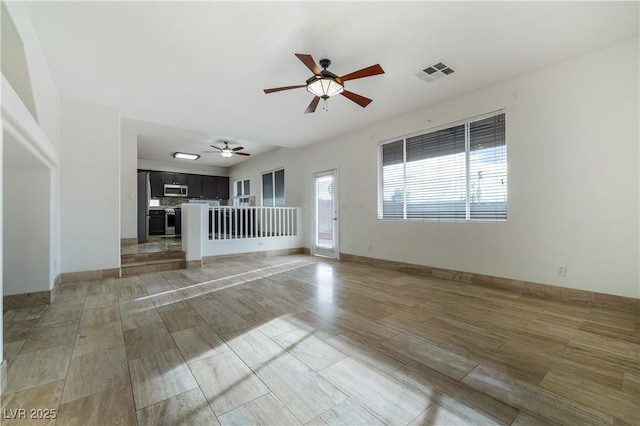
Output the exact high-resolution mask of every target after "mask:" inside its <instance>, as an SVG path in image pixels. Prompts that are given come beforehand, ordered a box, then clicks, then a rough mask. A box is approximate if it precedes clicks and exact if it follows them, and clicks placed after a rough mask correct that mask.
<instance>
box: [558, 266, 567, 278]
mask: <svg viewBox="0 0 640 426" xmlns="http://www.w3.org/2000/svg"><path fill="white" fill-rule="evenodd" d="M557 275H558V276H559V277H566V276H567V267H566V266H564V265H560V266H558V272H557Z"/></svg>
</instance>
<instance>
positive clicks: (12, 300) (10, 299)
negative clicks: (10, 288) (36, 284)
mask: <svg viewBox="0 0 640 426" xmlns="http://www.w3.org/2000/svg"><path fill="white" fill-rule="evenodd" d="M61 283H62V282H61V278H60V275H58V276H57V277H56V278H55V279H54V280H53V288H52V289H51V290H46V291H35V292H31V293H20V294H9V295H6V296H3V297H2V310H3V311H4V312H6V311H8V310H10V309H20V308H28V307H30V306H38V305H48V304H50V303H53V301H54V300H55V298H56V293H57V292H58V290H59V289H60V284H61Z"/></svg>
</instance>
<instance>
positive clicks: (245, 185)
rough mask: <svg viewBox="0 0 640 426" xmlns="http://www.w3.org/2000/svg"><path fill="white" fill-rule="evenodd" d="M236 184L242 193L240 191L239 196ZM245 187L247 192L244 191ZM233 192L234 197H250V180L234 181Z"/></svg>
mask: <svg viewBox="0 0 640 426" xmlns="http://www.w3.org/2000/svg"><path fill="white" fill-rule="evenodd" d="M238 183H239V184H240V186H241V188H242V191H241V193H240V194H239V193H238ZM247 184H248V185H247ZM247 186H249V191H247V190H246V187H247ZM233 191H234V193H235V196H236V197H243V196H248V195H251V179H250V178H246V179H238V180H236V181H235V182H233Z"/></svg>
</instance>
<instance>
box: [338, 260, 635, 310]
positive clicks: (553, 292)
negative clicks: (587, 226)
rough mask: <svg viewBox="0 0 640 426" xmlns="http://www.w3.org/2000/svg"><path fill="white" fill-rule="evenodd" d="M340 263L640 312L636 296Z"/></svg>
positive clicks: (404, 266)
mask: <svg viewBox="0 0 640 426" xmlns="http://www.w3.org/2000/svg"><path fill="white" fill-rule="evenodd" d="M340 260H341V261H342V262H354V263H360V264H365V265H372V266H377V267H381V268H385V269H391V270H396V271H399V272H403V273H410V274H418V275H423V276H428V277H433V278H439V279H443V280H448V281H455V282H461V283H465V284H473V285H477V286H482V287H489V288H497V289H501V290H508V291H513V292H515V293H520V294H524V295H527V296H534V297H537V298H539V299H547V300H559V301H562V302H573V303H582V304H585V305H589V306H599V307H605V308H608V309H612V310H616V311H623V312H633V313H640V299H635V298H633V297H624V296H616V295H612V294H605V293H596V292H593V291H588V290H578V289H573V288H567V287H560V286H555V285H550V284H541V283H535V282H530V281H524V280H514V279H510V278H501V277H494V276H491V275H482V274H474V273H470V272H462V271H454V270H450V269H442V268H434V267H431V266H423V265H414V264H411V263H404V262H396V261H392V260H383V259H375V258H372V257H365V256H357V255H354V254H347V253H340Z"/></svg>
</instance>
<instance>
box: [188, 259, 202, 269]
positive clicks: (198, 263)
mask: <svg viewBox="0 0 640 426" xmlns="http://www.w3.org/2000/svg"><path fill="white" fill-rule="evenodd" d="M198 268H202V259H200V260H188V261H187V269H198Z"/></svg>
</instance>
